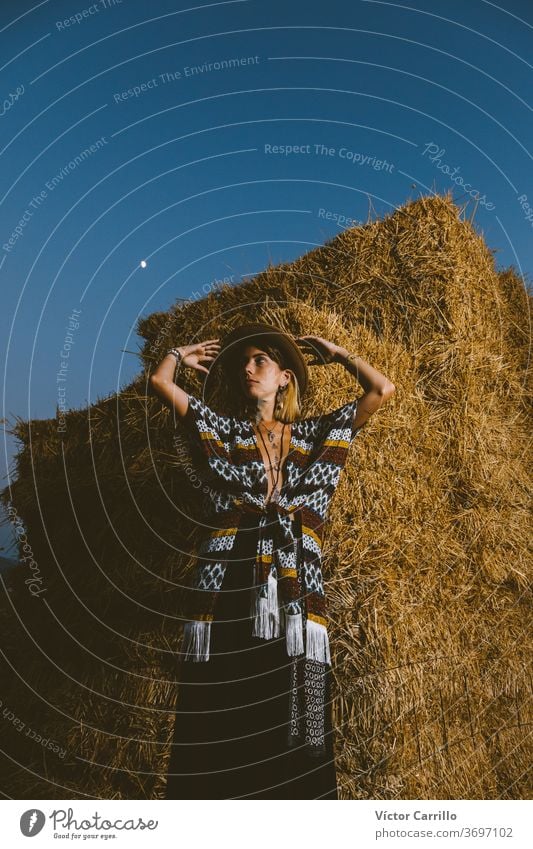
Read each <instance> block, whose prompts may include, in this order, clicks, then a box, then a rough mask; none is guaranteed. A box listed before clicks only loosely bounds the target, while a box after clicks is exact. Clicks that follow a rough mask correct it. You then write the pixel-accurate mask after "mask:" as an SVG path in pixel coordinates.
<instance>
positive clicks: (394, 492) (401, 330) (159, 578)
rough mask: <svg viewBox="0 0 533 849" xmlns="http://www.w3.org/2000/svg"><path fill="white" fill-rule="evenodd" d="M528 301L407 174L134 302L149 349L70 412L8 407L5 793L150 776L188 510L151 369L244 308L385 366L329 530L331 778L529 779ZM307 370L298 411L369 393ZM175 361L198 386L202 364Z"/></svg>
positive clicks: (449, 789)
mask: <svg viewBox="0 0 533 849" xmlns="http://www.w3.org/2000/svg"><path fill="white" fill-rule="evenodd" d="M529 308H530V299H529V296H528V294H527V292H526V290H525V288H524V283H523V281H522V280H521V279H520V278H519V276H518V275H517V274H516V273H515V272H514V270H512V269H510V270H508V271H506V272H502V273H497V272H496V270H495V265H494V257H493V255H492V253H491V251H490V250H489V249H488V248H487V247H486V245H485V243H484V241H483V239H482V237H481V236H480V235H479V234H478V233H477V232H476V230H475V228H474V227H473V226H472V224H471V223H470V222H469V221H468V220H466V215H465V210H464V209H459V208H458V207H457V206H456V205H455V204H454V203H453V202H452V200H451V198H450V197H449V196H444V197H440V196H436V197H431V198H422V199H419V200H417V201H415V202H410V203H408V204H406V205H405V206H404V207H402V208H400V209H398V210H396V211H395V212H394V213H393V214H392V215H390V216H389V217H387V218H385V219H384V220H381V221H374V222H369V223H368V224H367V225H365V226H363V227H358V228H352V229H348V230H346V231H344V232H342V233H340V234H339V235H338V236H337V237H335V238H334V239H332V240H331V241H330V242H328V243H327V244H325V245H324V246H322V247H319V248H317V249H316V250H313V251H311V252H310V253H308V254H306V255H304V256H302V257H301V258H299V259H298V260H296V261H295V262H292V263H288V264H285V265H282V266H278V267H270V268H268V269H267V270H265V271H264V272H263V273H261V274H259V275H257V276H256V277H255V278H254V279H251V280H247V281H245V282H244V283H242V284H241V285H239V286H235V287H225V288H223V289H221V290H219V291H213V292H211V293H210V294H209V295H208V296H207V297H205V298H203V299H197V300H195V301H192V302H189V303H181V302H178V303H177V304H176V305H175V307H174V308H173V309H172V310H170V311H169V312H168V313H157V314H154V315H151V316H149V317H147V318H145V319H143V320H142V321H141V322H140V323H139V332H140V334H141V335H142V336H143V337H144V339H145V340H146V344H145V346H144V349H143V351H142V354H141V358H142V361H143V372H142V374H141V375H140V376H139V378H138V379H137V380H135V382H134V383H133V384H132V385H131V386H128V387H126V388H125V389H124V390H123V391H121V392H120V393H119V394H118V395H116V396H112V397H109V398H103V399H101V400H99V401H98V402H97V403H95V404H93V405H92V406H91V407H89V408H88V409H84V410H79V411H71V412H69V413H68V415H67V432H66V434H64V435H60V434H58V432H57V427H56V425H57V422H56V421H55V420H49V421H30V422H25V421H22V420H18V421H17V422H16V424H15V426H14V432H15V433H16V435H17V437H18V438H19V439H20V441H21V449H20V452H19V454H18V457H17V460H16V468H15V470H14V471H15V477H16V482H15V483H14V484H13V485H12V487H11V490H10V491H8V490H6V491H5V492H4V495H3V497H4V500H5V501H6V503H7V502H8V501H10V502H11V503H12V504H13V506H14V507H15V508H16V510H17V512H18V515H19V516H20V517H21V519H22V520H23V521H24V523H25V525H26V528H27V538H28V541H29V544H30V545H31V549H32V552H33V555H34V558H35V561H36V562H37V564H38V568H39V570H40V576H41V583H40V584H39V587H40V588H41V589H43V590H46V591H45V592H43V593H42V594H41V595H40V596H39V597H37V598H33V597H31V595H30V593H29V591H28V585H27V584H25V580H26V579H27V578H28V576H29V575H30V574H31V573H30V569H29V567H28V566H27V565H25V566H21V567H20V568H18V569H17V570H11V572H10V573H8V575H7V577H6V580H5V583H6V586H7V588H8V589H9V590H10V591H9V592H4V593H3V595H2V610H1V615H0V627H1V632H2V634H1V637H2V644H3V646H4V657H3V665H4V667H5V669H4V671H5V675H4V678H3V681H4V685H3V688H2V702H3V705H2V708H3V709H5V712H4V717H3V722H2V726H1V728H2V743H1V748H2V749H3V751H4V755H3V759H2V786H3V792H4V793H6V794H7V795H9V796H12V797H15V798H37V799H38V798H54V797H55V798H66V797H68V798H73V797H74V798H83V797H91V796H94V797H100V798H158V797H160V796H162V794H163V791H164V783H165V770H166V766H167V762H168V755H169V750H168V746H169V742H170V740H171V737H172V731H173V724H174V721H175V717H174V715H173V712H172V709H173V706H174V704H175V698H176V679H177V674H178V666H177V663H176V658H175V654H174V652H175V650H176V649H177V648H178V647H179V643H180V639H181V619H180V612H181V609H182V607H181V605H182V602H183V589H182V585H183V583H184V581H186V580H187V579H188V574H189V570H190V567H191V564H192V562H193V556H192V552H193V550H194V548H193V546H194V543H195V541H196V540H197V538H198V525H197V524H196V520H197V519H198V518H200V517H199V515H198V505H197V502H196V495H195V490H194V479H193V478H192V475H191V470H190V469H189V470H187V452H186V451H184V446H183V441H182V438H181V437H182V434H181V425H180V424H179V423H177V424H176V422H175V421H174V417H173V415H172V413H170V411H169V410H167V409H166V408H164V407H163V406H162V405H161V403H160V402H159V400H158V399H157V398H155V397H153V396H151V395H150V394H149V393H147V388H146V387H147V384H146V377H147V374H148V373H149V368H150V366H151V365H152V364H153V363H154V362H158V361H159V359H160V357H161V356H162V354H163V352H164V351H165V350H166V348H168V347H169V346H170V345H171V344H180V343H181V344H183V343H187V342H189V341H190V340H196V339H198V340H201V339H204V338H212V337H215V336H223V335H224V333H225V332H226V331H227V330H230V329H232V328H233V327H234V326H235V325H237V324H239V323H240V322H242V321H243V320H245V319H246V320H251V321H253V320H260V321H263V320H267V321H268V320H271V321H273V322H275V323H277V324H279V325H281V326H282V327H284V328H285V329H287V330H290V331H291V332H293V333H294V334H316V335H319V336H324V337H327V338H330V339H332V340H334V341H335V342H337V343H339V344H341V345H344V346H346V347H347V348H349V349H351V350H352V351H356V352H357V353H359V354H361V355H362V356H363V358H364V359H365V360H367V361H368V362H370V363H371V364H372V365H374V366H375V367H376V368H377V369H379V370H380V371H382V372H383V373H384V374H385V375H386V376H387V377H389V378H390V379H391V380H392V381H393V383H394V384H395V386H396V394H395V395H394V397H393V398H392V400H390V401H389V402H387V403H386V404H385V405H384V406H383V407H382V409H381V410H380V411H379V412H378V413H376V414H375V416H374V417H373V418H372V419H371V421H370V423H369V424H368V425H367V426H366V427H365V428H364V429H363V431H362V432H361V433H360V434H359V436H358V437H357V439H356V441H355V443H354V446H353V447H352V451H351V454H350V458H349V461H348V465H347V467H346V470H345V472H344V474H343V476H342V478H341V483H340V485H339V489H338V491H337V492H336V494H335V496H334V500H333V503H332V509H331V514H330V522H329V523H328V528H327V531H326V540H325V577H326V592H327V594H328V598H329V615H330V637H331V643H332V650H333V661H334V668H335V672H334V674H335V703H334V718H335V726H336V751H337V764H338V775H339V784H340V788H341V790H340V792H341V798H377V799H396V798H400V799H401V798H403V799H409V798H422V799H430V798H437V799H446V798H458V799H461V798H474V799H477V798H525V797H528V796H529V795H530V791H531V787H530V785H529V784H528V768H529V766H530V764H531V749H530V745H529V743H530V740H531V736H530V735H531V728H532V725H531V723H532V717H531V710H530V707H531V701H530V698H531V677H530V667H529V664H530V659H531V645H530V641H529V633H530V625H531V619H530V613H531V606H530V604H531V597H530V595H529V579H530V575H529V563H530V561H529V559H528V537H529V534H528V531H529V523H528V513H527V508H528V494H529V491H530V490H529V486H530V480H529V478H528V474H527V471H526V470H527V469H528V467H529V466H530V462H528V461H529V459H530V458H529V456H527V452H528V447H529V442H528V434H529V432H530V408H529V407H528V398H529V397H530V395H529V382H528V371H527V369H528V362H529V360H528V345H529V339H530V327H529ZM311 378H312V383H311V389H310V392H309V394H308V398H307V401H306V405H305V409H304V411H303V414H304V415H315V414H317V413H320V412H322V411H326V410H328V409H332V408H334V407H335V406H339V405H340V404H341V403H344V402H345V401H347V400H349V399H350V398H351V397H353V395H354V392H355V393H356V394H357V395H360V394H361V393H362V390H361V388H360V387H359V386H358V385H356V383H355V380H354V378H353V377H352V376H351V375H350V374H348V373H347V372H346V371H345V370H344V369H343V368H342V367H341V366H340V365H330V366H320V367H315V368H313V369H312V370H311ZM180 382H181V384H182V385H184V386H185V388H187V389H188V390H189V391H193V392H194V393H195V394H200V395H201V392H202V389H201V381H200V378H199V376H198V374H197V373H196V372H194V373H193V372H190V371H189V372H186V373H185V374H184V375H182V376H181V377H180ZM226 397H227V396H226V393H225V389H224V386H223V385H220V387H219V392H218V396H216V397H214V398H213V399H211V400H210V403H211V404H212V406H214V407H215V408H217V409H219V410H221V411H223V412H225V411H228V412H229V410H226V409H225V407H224V404H225V399H226ZM34 568H35V567H34ZM6 711H7V712H6ZM11 714H13V717H12V716H11ZM14 717H15V718H14ZM17 720H18V725H17ZM178 721H179V720H178ZM22 723H25V726H24V728H22V727H21V725H22ZM28 729H30V730H31V733H29V732H28ZM36 734H38V735H40V736H41V738H43V739H42V740H38V739H37V738H36V736H35V735H36ZM48 739H50V740H55V741H57V743H58V744H59V746H60V747H61V750H63V754H62V753H61V751H60V752H59V753H56V752H53V751H51V750H50V749H49V748H47V746H46V743H45V742H44V741H46V740H48Z"/></svg>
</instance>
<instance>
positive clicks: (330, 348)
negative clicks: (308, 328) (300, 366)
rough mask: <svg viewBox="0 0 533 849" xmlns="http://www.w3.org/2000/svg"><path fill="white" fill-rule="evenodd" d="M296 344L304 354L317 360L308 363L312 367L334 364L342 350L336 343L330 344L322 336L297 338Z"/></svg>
mask: <svg viewBox="0 0 533 849" xmlns="http://www.w3.org/2000/svg"><path fill="white" fill-rule="evenodd" d="M295 342H297V343H298V345H300V347H301V348H302V349H303V351H304V353H306V354H312V355H313V356H314V358H315V359H314V360H312V361H311V362H310V363H308V365H310V366H322V365H325V364H326V363H332V362H334V361H335V358H336V356H337V354H338V353H339V351H340V350H341V349H340V347H339V346H338V345H335V343H334V342H328V340H327V339H323V338H322V336H296V338H295Z"/></svg>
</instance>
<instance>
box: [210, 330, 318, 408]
mask: <svg viewBox="0 0 533 849" xmlns="http://www.w3.org/2000/svg"><path fill="white" fill-rule="evenodd" d="M252 344H257V347H258V348H260V347H261V344H263V345H272V346H274V347H276V348H278V349H279V351H280V352H281V355H282V358H283V366H284V367H285V368H288V369H291V371H293V372H294V374H295V376H296V380H297V381H298V387H299V390H300V397H301V398H303V396H304V395H305V393H306V391H307V386H308V383H309V376H308V371H307V364H306V362H305V360H304V357H303V354H302V352H301V351H300V349H299V348H298V345H297V344H296V342H295V341H294V339H293V338H292V337H291V336H289V335H288V334H287V333H285V332H284V331H283V330H280V329H279V328H278V327H274V326H273V325H271V324H241V325H240V326H239V327H236V328H235V330H232V331H231V333H229V334H228V335H227V336H226V337H225V338H224V341H223V343H222V347H221V349H220V353H219V355H218V357H217V358H216V360H215V361H214V362H213V364H212V365H211V367H210V369H209V374H207V375H206V378H205V384H204V391H205V392H206V393H207V394H209V393H210V390H212V389H213V377H214V375H213V367H214V366H215V365H216V364H220V366H221V368H222V369H223V370H224V371H226V370H227V369H231V366H232V364H233V363H232V360H233V356H234V355H235V354H236V353H237V352H238V351H239V350H240V348H242V347H243V345H252Z"/></svg>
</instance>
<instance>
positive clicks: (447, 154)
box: [0, 0, 533, 554]
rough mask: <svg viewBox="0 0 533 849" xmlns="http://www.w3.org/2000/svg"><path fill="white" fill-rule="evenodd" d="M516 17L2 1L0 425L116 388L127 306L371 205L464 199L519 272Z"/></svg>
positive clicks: (522, 7) (488, 11) (523, 66)
mask: <svg viewBox="0 0 533 849" xmlns="http://www.w3.org/2000/svg"><path fill="white" fill-rule="evenodd" d="M532 25H533V4H532V3H531V2H530V0H505V2H503V3H499V4H497V3H491V2H486V0H471V1H470V2H468V3H464V0H463V2H459V0H447V2H446V3H441V2H433V0H430V2H422V0H410V2H395V3H390V2H377V0H350V2H346V1H345V2H336V0H331V2H327V3H325V2H302V0H296V1H295V2H294V0H291V2H286V0H285V2H279V0H273V2H269V3H264V2H259V0H236V1H235V2H223V3H211V4H207V3H206V4H203V5H202V4H198V5H196V4H195V3H194V0H190V2H188V3H182V2H176V0H153V2H151V3H150V4H146V3H144V2H142V0H122V2H118V0H97V2H96V3H90V2H85V0H80V2H77V1H76V2H72V0H71V2H57V1H56V0H48V2H42V3H35V4H31V3H29V2H28V3H27V2H25V0H17V2H11V0H3V2H2V4H1V6H0V40H1V44H2V57H3V66H2V70H1V92H2V97H1V100H2V106H1V107H0V112H1V115H0V132H1V139H0V150H1V161H2V169H1V171H0V181H1V186H0V203H1V207H0V209H1V217H0V223H1V232H0V279H1V282H2V301H3V305H4V310H3V311H2V316H1V318H0V322H1V324H0V331H1V337H0V338H1V340H2V353H3V363H4V368H3V369H2V384H3V393H2V403H3V413H2V415H3V416H4V417H8V419H9V420H10V421H11V422H12V421H13V419H14V416H15V415H18V416H20V417H22V418H23V419H29V418H49V417H53V416H55V415H56V408H57V404H58V400H61V402H62V403H65V404H66V406H67V407H68V408H79V407H84V406H85V405H86V404H87V403H88V402H94V401H95V400H96V399H97V398H101V397H103V396H106V395H108V394H111V393H114V392H116V391H117V389H119V388H120V387H122V386H125V385H126V384H127V383H129V382H130V381H131V379H132V378H133V377H134V375H135V374H136V373H137V372H138V371H139V360H138V359H137V357H135V356H132V355H130V354H124V353H123V352H122V349H124V348H125V349H128V350H130V351H136V350H138V347H139V342H140V340H139V339H138V337H137V336H136V334H135V325H136V322H137V320H138V318H139V317H140V316H146V315H149V314H150V313H152V312H153V311H155V310H166V309H168V308H169V307H170V305H171V304H172V303H173V302H174V301H175V299H176V298H178V297H183V298H186V297H189V296H190V295H191V293H193V292H195V291H196V292H198V291H202V289H203V290H204V291H205V288H206V287H209V286H212V285H213V281H216V280H222V279H226V280H227V281H228V282H233V283H238V282H239V281H240V280H241V279H242V278H243V277H247V276H249V275H251V274H254V273H256V272H259V271H261V270H262V269H263V268H264V267H265V266H266V265H267V264H268V263H269V262H270V263H278V262H282V261H287V260H291V259H294V258H296V257H298V256H300V255H302V254H303V253H305V252H307V251H308V250H310V249H312V248H313V247H315V246H316V245H320V244H322V243H323V242H324V241H325V240H326V239H329V238H331V237H332V236H333V235H335V233H338V232H340V230H342V229H344V228H345V227H346V226H347V225H346V221H347V220H349V219H353V220H354V222H358V221H366V219H367V215H368V209H369V202H371V204H372V207H373V210H374V213H375V214H377V215H381V214H386V213H388V212H390V211H392V210H393V209H394V208H395V207H397V206H399V205H402V204H403V203H405V201H406V200H408V199H409V198H415V197H418V196H419V195H420V194H430V193H431V192H432V191H437V192H444V191H446V190H448V189H450V188H451V189H453V194H454V197H455V198H456V199H457V200H461V201H463V200H465V199H467V198H468V197H472V196H478V197H479V203H478V208H477V212H476V216H475V221H476V223H477V226H478V228H479V229H480V230H481V231H482V232H483V234H484V236H485V239H486V241H487V243H488V244H489V246H490V247H491V248H493V249H496V250H497V254H496V259H497V264H498V266H499V267H504V266H508V265H510V264H514V265H515V266H517V267H518V268H519V269H521V271H522V273H523V274H525V275H531V273H532V271H533V255H532V239H531V235H532V226H533V212H532V211H530V208H531V210H533V183H532V180H531V173H532V170H531V153H530V150H529V148H530V140H531V138H533V120H532V114H531V96H530V92H531V90H532V74H531V70H532V66H531V64H530V63H529V62H528V60H531V57H532V49H531V48H532V45H533V38H532V35H533V29H532ZM413 184H414V185H415V187H414V188H413ZM528 204H529V206H528ZM328 213H329V215H328ZM339 221H340V224H339ZM141 260H145V261H146V267H145V268H142V267H141V266H140V262H141ZM75 310H76V311H77V312H74V311H75ZM72 316H74V317H76V318H77V321H76V322H75V324H76V325H77V326H76V327H74V323H73V322H71V321H69V320H70V319H71V317H72ZM69 328H70V331H69ZM69 332H70V333H71V336H67V333H69ZM66 339H67V340H68V345H69V346H70V347H68V354H69V356H68V365H67V367H66V368H64V371H63V373H64V374H65V375H66V380H65V381H63V382H62V383H58V381H57V374H58V372H59V370H60V369H61V363H62V361H63V362H64V361H65V358H64V356H62V352H64V351H65V340H66ZM59 387H61V390H62V395H61V396H59V395H58V389H59ZM2 446H3V450H2V460H1V467H2V478H3V482H2V486H5V485H6V483H7V477H6V476H7V469H8V468H11V467H12V457H13V454H14V452H15V450H16V443H15V441H14V440H13V439H12V438H11V437H8V436H7V435H5V434H4V439H3V441H2ZM10 543H11V536H10V533H9V529H6V528H4V529H0V546H3V547H4V551H3V552H0V553H4V554H5V553H7V551H8V550H9V546H10Z"/></svg>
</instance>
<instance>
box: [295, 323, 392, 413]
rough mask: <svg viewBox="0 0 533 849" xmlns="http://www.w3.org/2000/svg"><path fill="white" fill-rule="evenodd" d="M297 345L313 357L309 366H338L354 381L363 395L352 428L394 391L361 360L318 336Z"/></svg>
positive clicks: (382, 377)
mask: <svg viewBox="0 0 533 849" xmlns="http://www.w3.org/2000/svg"><path fill="white" fill-rule="evenodd" d="M297 342H298V344H299V345H301V347H302V348H303V349H304V351H306V352H307V353H311V354H313V355H314V357H315V360H314V361H313V362H311V363H310V365H320V364H322V365H324V364H326V363H341V364H342V365H343V366H344V367H345V368H346V369H347V370H348V371H349V372H350V373H351V374H353V375H354V376H355V377H356V378H357V380H358V381H359V383H360V384H361V386H362V387H363V389H364V390H365V391H364V394H363V395H361V397H360V398H359V400H358V404H357V412H356V414H355V418H354V425H355V427H361V426H362V425H364V424H365V422H366V421H368V419H369V417H370V416H371V415H372V413H375V412H376V410H379V408H380V407H381V405H382V404H383V402H384V401H386V400H387V399H388V398H390V397H391V395H393V394H394V392H395V391H396V387H395V386H394V384H393V383H392V382H391V381H390V380H389V379H388V378H387V377H385V375H383V374H381V372H379V371H377V369H375V368H373V367H372V366H371V365H370V364H369V363H367V362H365V361H364V360H363V359H361V357H359V356H357V355H356V354H350V352H349V351H347V350H346V348H342V347H340V346H339V345H336V344H335V343H334V342H329V341H328V340H327V339H323V338H322V337H321V336H299V337H298V339H297Z"/></svg>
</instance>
